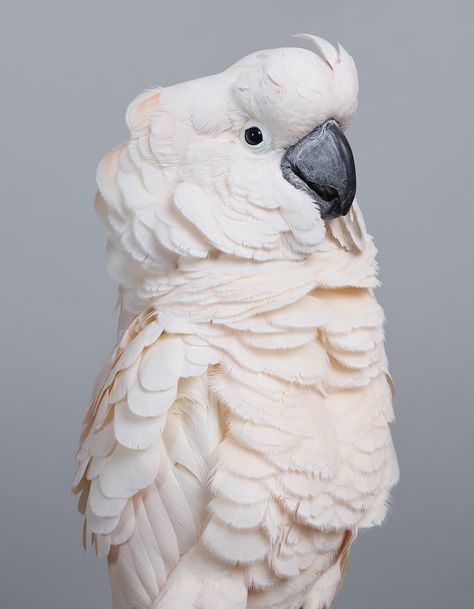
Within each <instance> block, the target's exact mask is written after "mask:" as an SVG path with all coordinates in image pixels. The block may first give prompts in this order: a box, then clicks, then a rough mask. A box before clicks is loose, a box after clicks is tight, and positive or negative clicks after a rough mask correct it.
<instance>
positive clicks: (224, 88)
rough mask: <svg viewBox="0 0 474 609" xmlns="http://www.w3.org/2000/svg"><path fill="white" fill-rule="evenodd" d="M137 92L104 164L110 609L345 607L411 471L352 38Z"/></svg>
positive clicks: (92, 426) (96, 435) (97, 502)
mask: <svg viewBox="0 0 474 609" xmlns="http://www.w3.org/2000/svg"><path fill="white" fill-rule="evenodd" d="M301 37H302V38H304V39H305V41H306V43H307V46H308V47H309V46H311V49H309V48H299V47H288V48H277V49H269V50H263V51H259V52H254V53H251V54H249V55H247V56H246V57H244V58H242V59H241V60H239V61H237V62H236V63H234V64H233V65H232V66H231V67H229V68H228V69H226V70H224V71H223V72H221V73H219V74H214V75H211V76H207V77H204V78H198V79H196V80H192V81H189V82H184V83H180V84H177V85H172V86H167V87H155V88H152V89H149V90H146V91H145V92H144V93H142V94H140V95H139V96H138V97H137V98H136V99H135V100H134V101H133V102H132V103H131V104H130V106H129V107H128V109H127V112H126V122H127V125H128V128H129V131H130V139H129V141H128V142H127V143H125V144H122V145H120V146H118V147H116V148H114V149H113V150H112V151H111V152H109V153H108V154H107V155H106V156H105V157H104V159H103V160H102V161H101V162H100V164H99V167H98V171H97V184H98V194H97V197H96V209H97V212H98V214H99V216H100V218H101V220H102V221H103V223H104V224H105V227H106V229H107V234H108V243H107V253H106V265H107V269H108V272H109V273H110V275H111V276H112V277H113V279H114V280H115V281H116V282H117V284H118V297H119V302H120V314H119V322H118V339H117V346H116V348H115V350H114V352H113V353H112V355H111V357H110V360H109V361H108V363H107V364H106V366H105V367H104V370H103V371H102V373H101V375H100V377H99V379H98V381H97V384H96V389H95V392H94V396H93V398H92V400H91V403H90V406H89V409H88V411H87V414H86V417H85V420H84V424H83V428H82V434H81V437H80V446H79V450H78V452H77V456H76V462H77V472H76V476H75V479H74V483H73V491H74V492H75V493H77V494H78V495H79V511H80V512H81V513H82V514H83V515H84V529H83V531H84V533H83V541H84V545H85V546H89V545H91V546H93V547H94V548H95V550H96V552H97V554H98V556H99V557H103V558H106V559H107V563H108V571H109V577H110V583H111V588H112V603H113V607H114V609H300V608H302V609H328V608H329V606H330V604H331V602H332V600H333V599H334V597H335V595H336V593H337V591H338V590H339V589H340V587H341V585H342V582H343V580H344V575H345V573H346V570H347V565H348V557H349V551H350V547H351V545H352V543H353V541H354V540H355V538H356V536H357V534H358V532H359V531H360V530H362V529H365V528H368V527H372V526H375V525H379V524H380V523H382V521H383V520H384V518H385V516H386V513H387V510H388V507H389V504H390V493H391V489H392V487H393V486H394V485H395V483H396V482H397V480H398V465H397V458H396V453H395V450H394V447H393V442H392V438H391V432H390V424H391V423H392V421H393V420H394V412H393V406H392V394H393V390H392V382H391V378H390V375H389V371H388V363H387V357H386V353H385V347H384V313H383V310H382V308H381V306H380V305H379V304H378V302H377V300H376V298H375V296H374V289H375V288H376V287H377V286H378V285H379V282H378V279H377V263H376V248H375V245H374V241H373V238H372V237H371V236H370V235H369V234H368V232H367V229H366V226H365V224H364V219H363V216H362V212H361V209H360V207H359V204H358V202H357V197H356V169H355V162H354V156H353V153H352V150H351V147H350V144H349V142H348V139H347V137H346V135H345V132H346V129H347V127H348V125H349V124H350V123H351V121H352V120H353V118H354V116H355V113H356V108H357V96H358V78H357V71H356V67H355V64H354V61H353V59H352V58H351V56H350V55H349V54H348V52H347V51H346V50H345V49H344V48H343V47H342V46H341V45H339V44H338V45H336V46H334V45H332V44H331V43H329V42H328V41H326V40H324V39H323V38H321V37H318V36H314V35H309V34H304V35H301Z"/></svg>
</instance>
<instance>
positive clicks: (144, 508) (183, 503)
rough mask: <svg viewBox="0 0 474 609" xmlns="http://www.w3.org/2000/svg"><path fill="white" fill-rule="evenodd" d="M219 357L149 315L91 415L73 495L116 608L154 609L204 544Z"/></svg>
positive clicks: (127, 337) (217, 436) (116, 362)
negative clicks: (212, 385) (176, 572)
mask: <svg viewBox="0 0 474 609" xmlns="http://www.w3.org/2000/svg"><path fill="white" fill-rule="evenodd" d="M220 357H221V355H220V352H219V351H218V350H216V349H215V348H213V347H211V346H209V345H208V344H206V342H205V341H204V340H203V339H200V338H197V337H195V336H193V335H186V334H173V335H169V334H167V333H166V332H164V331H163V328H162V327H161V325H160V322H159V315H158V314H157V313H156V311H151V310H148V311H146V312H145V313H143V314H141V315H139V316H138V317H137V318H136V319H135V321H134V322H133V323H132V324H131V325H130V327H129V328H128V330H127V331H126V332H125V334H124V336H123V337H122V339H121V341H120V343H119V345H118V346H117V348H116V350H115V352H114V354H113V356H112V358H111V361H110V365H109V368H108V372H107V373H106V374H105V375H104V376H105V379H104V381H103V383H101V384H100V388H99V390H98V391H97V394H96V396H95V398H94V399H93V401H92V403H91V406H90V408H89V411H88V413H87V415H86V419H85V422H84V429H83V433H82V436H81V442H80V448H79V451H78V453H77V474H76V478H75V481H74V486H73V490H74V491H75V492H76V493H80V498H79V509H80V511H81V512H82V513H83V514H84V515H85V525H84V544H85V545H87V542H88V540H89V539H90V541H91V543H92V544H93V545H94V546H95V547H96V550H97V553H98V554H99V555H101V556H108V559H109V566H110V576H111V580H112V588H113V595H114V607H115V608H116V609H118V608H122V607H131V606H133V607H141V606H149V604H150V602H151V601H152V600H153V599H154V598H155V597H156V596H157V595H158V593H159V591H160V589H161V588H162V587H163V585H164V583H165V581H166V578H167V576H168V574H169V573H170V572H171V571H172V570H173V569H174V568H175V566H176V565H177V563H178V562H179V558H180V556H181V555H182V554H184V553H186V552H187V551H188V550H189V549H190V548H191V547H192V546H193V545H194V543H195V542H196V540H197V538H198V535H199V533H200V528H201V523H202V518H203V517H204V513H205V511H206V505H207V502H208V498H207V491H206V484H205V482H206V479H207V476H208V473H209V459H210V455H211V453H212V451H213V450H214V448H215V446H216V445H217V444H218V443H219V442H220V441H221V439H222V430H221V422H220V419H219V410H218V405H217V402H216V400H215V399H213V398H212V397H211V396H210V395H209V392H208V381H207V370H208V367H209V366H210V365H212V364H215V363H217V362H218V361H219V359H220ZM125 542H127V543H125Z"/></svg>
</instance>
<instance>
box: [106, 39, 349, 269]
mask: <svg viewBox="0 0 474 609" xmlns="http://www.w3.org/2000/svg"><path fill="white" fill-rule="evenodd" d="M306 38H309V39H310V40H311V41H312V42H314V43H315V45H316V50H317V51H318V52H313V51H309V50H306V49H302V48H281V49H272V50H267V51H261V52H257V53H253V54H251V55H248V56H247V57H244V58H243V59H241V60H240V61H238V62H237V63H235V64H234V65H232V66H231V67H230V68H228V69H227V70H225V71H224V72H222V73H220V74H216V75H212V76H208V77H205V78H200V79H197V80H193V81H190V82H185V83H181V84H178V85H174V86H170V87H166V88H158V89H152V90H150V91H147V92H145V93H143V94H142V95H140V96H139V97H138V98H137V99H136V100H134V101H133V102H132V104H131V105H130V106H129V108H128V111H127V123H128V126H129V129H130V133H131V138H130V142H129V143H128V145H126V146H123V147H120V148H118V149H115V150H114V151H112V153H110V154H109V155H107V156H106V157H105V159H104V160H103V161H102V163H101V165H100V166H99V171H98V183H99V191H100V197H99V210H100V211H101V213H102V216H103V217H104V219H105V220H106V222H107V224H108V226H109V228H111V230H112V233H113V235H114V237H115V241H120V243H121V247H122V249H125V251H126V252H127V254H128V255H131V256H132V258H134V259H135V260H136V261H138V262H142V263H143V264H144V265H153V264H157V265H158V266H159V265H160V264H162V262H163V260H165V261H166V264H168V265H169V264H175V263H176V260H178V259H179V258H180V257H183V256H185V257H189V256H191V257H198V258H199V257H201V258H206V257H208V256H209V255H210V254H211V253H213V254H215V253H216V252H217V253H221V254H227V255H231V256H236V257H240V258H246V259H252V260H256V261H268V260H275V259H301V258H304V257H305V256H307V255H309V254H311V253H313V252H314V251H315V250H316V249H317V247H318V245H319V244H320V243H321V241H322V240H323V239H324V236H325V226H326V222H330V221H331V219H333V218H336V217H338V216H341V215H345V214H347V212H348V211H349V209H350V206H351V204H352V202H353V200H354V197H355V190H356V178H355V167H354V159H353V156H352V152H351V148H350V146H349V143H348V141H347V139H346V137H345V135H344V130H345V128H346V127H347V125H348V124H349V122H350V121H351V119H352V118H353V116H354V114H355V111H356V106H357V73H356V69H355V65H354V62H353V60H352V58H351V57H350V56H349V55H348V53H347V52H346V51H345V50H344V49H343V48H342V47H341V46H338V47H337V48H335V47H333V46H332V45H331V44H329V43H328V42H326V41H325V40H323V39H321V38H319V37H315V36H306Z"/></svg>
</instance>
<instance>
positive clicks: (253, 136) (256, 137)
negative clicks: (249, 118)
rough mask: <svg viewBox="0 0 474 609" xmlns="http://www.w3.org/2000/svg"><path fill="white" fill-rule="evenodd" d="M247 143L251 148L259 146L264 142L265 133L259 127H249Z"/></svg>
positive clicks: (246, 136)
mask: <svg viewBox="0 0 474 609" xmlns="http://www.w3.org/2000/svg"><path fill="white" fill-rule="evenodd" d="M245 141H246V142H247V144H248V145H249V146H258V145H259V144H261V143H262V142H263V133H262V132H261V131H260V129H259V128H258V127H255V126H254V127H249V128H248V129H246V130H245Z"/></svg>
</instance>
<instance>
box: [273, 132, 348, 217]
mask: <svg viewBox="0 0 474 609" xmlns="http://www.w3.org/2000/svg"><path fill="white" fill-rule="evenodd" d="M281 169H282V173H283V177H284V178H285V179H286V180H287V181H288V182H290V184H293V186H295V187H296V188H300V189H302V190H305V191H306V192H308V194H310V195H311V197H312V198H313V201H314V202H315V204H316V205H317V206H318V208H319V210H320V213H321V217H322V218H328V219H330V218H337V217H338V216H345V215H346V214H347V212H348V211H349V209H350V208H351V205H352V202H353V200H354V197H355V193H356V171H355V164H354V157H353V155H352V150H351V147H350V146H349V142H348V141H347V139H346V136H345V135H344V133H343V132H342V131H341V129H340V128H339V125H338V123H337V122H336V121H335V120H329V121H327V122H325V123H324V124H323V125H320V126H319V127H317V128H316V129H314V130H313V131H311V133H308V135H305V137H303V138H302V139H301V140H299V142H296V144H294V146H290V148H288V149H287V150H286V151H285V154H284V155H283V158H282V160H281Z"/></svg>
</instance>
